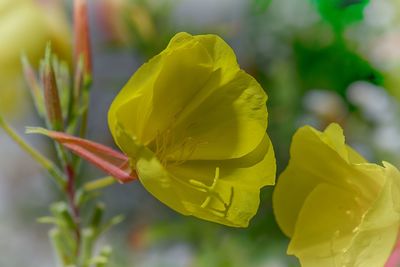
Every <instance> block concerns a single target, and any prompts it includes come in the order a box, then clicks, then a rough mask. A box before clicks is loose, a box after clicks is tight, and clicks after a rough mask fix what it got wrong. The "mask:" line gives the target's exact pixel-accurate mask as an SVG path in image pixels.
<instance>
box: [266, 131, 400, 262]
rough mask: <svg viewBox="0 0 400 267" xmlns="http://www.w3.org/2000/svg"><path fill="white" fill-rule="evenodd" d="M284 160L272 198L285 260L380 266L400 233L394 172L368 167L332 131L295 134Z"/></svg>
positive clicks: (399, 178) (399, 187) (399, 189)
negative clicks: (285, 250) (285, 244)
mask: <svg viewBox="0 0 400 267" xmlns="http://www.w3.org/2000/svg"><path fill="white" fill-rule="evenodd" d="M290 152H291V160H290V162H289V165H288V167H287V168H286V170H285V171H284V172H283V173H282V175H281V176H280V177H279V179H278V183H277V186H276V189H275V192H274V195H273V205H274V212H275V215H276V219H277V221H278V224H279V226H280V227H281V229H282V231H283V232H284V233H285V234H286V235H288V236H289V237H291V241H290V244H289V248H288V254H293V255H296V256H297V257H298V258H299V259H300V262H301V264H302V266H306V267H313V266H315V267H320V266H324V267H330V266H332V267H336V266H341V267H342V266H348V267H361V266H365V267H369V266H374V267H379V266H384V264H385V262H386V260H387V258H388V257H389V255H390V253H391V250H392V249H393V247H394V245H395V242H396V238H397V233H398V231H399V227H400V174H399V171H398V170H397V169H396V168H395V167H393V166H392V165H390V164H389V163H386V162H383V166H379V165H376V164H372V163H368V162H366V161H365V159H364V158H362V157H361V156H360V155H359V154H358V153H357V152H355V151H354V150H353V149H351V148H350V147H349V146H347V145H346V144H345V140H344V136H343V132H342V129H341V128H340V126H338V125H337V124H331V125H330V126H329V127H328V128H327V129H326V130H325V131H324V132H319V131H317V130H315V129H313V128H312V127H309V126H305V127H303V128H301V129H299V130H298V131H297V133H296V134H295V136H294V137H293V142H292V145H291V150H290Z"/></svg>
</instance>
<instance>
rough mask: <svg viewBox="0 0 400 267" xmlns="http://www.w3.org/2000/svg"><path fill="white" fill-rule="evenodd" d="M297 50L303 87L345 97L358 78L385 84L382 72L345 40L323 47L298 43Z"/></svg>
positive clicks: (298, 66) (297, 60)
mask: <svg viewBox="0 0 400 267" xmlns="http://www.w3.org/2000/svg"><path fill="white" fill-rule="evenodd" d="M294 50H295V55H296V62H297V69H298V73H299V77H300V79H299V80H300V82H301V86H302V88H303V90H308V89H315V88H320V89H321V88H322V89H329V90H334V91H336V92H338V93H339V94H340V95H342V96H345V93H346V89H347V87H348V86H349V85H350V84H351V83H353V82H355V81H360V80H364V81H369V82H371V83H374V84H381V83H382V80H383V77H382V75H381V74H380V73H379V72H378V71H377V70H376V69H374V68H373V67H372V66H371V65H370V64H369V63H368V62H367V61H366V60H364V59H362V58H361V57H360V56H358V55H357V54H355V53H354V52H352V51H351V50H349V49H348V48H347V47H346V45H345V44H344V43H342V42H335V43H333V44H331V45H328V46H324V47H319V46H313V45H309V44H304V43H301V42H297V43H296V44H295V46H294Z"/></svg>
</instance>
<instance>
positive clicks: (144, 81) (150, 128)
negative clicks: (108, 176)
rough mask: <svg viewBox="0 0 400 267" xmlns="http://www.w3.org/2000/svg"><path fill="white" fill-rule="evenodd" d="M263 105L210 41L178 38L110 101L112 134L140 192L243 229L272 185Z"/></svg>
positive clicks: (231, 59) (256, 88) (229, 54)
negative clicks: (262, 193) (265, 189)
mask: <svg viewBox="0 0 400 267" xmlns="http://www.w3.org/2000/svg"><path fill="white" fill-rule="evenodd" d="M266 100H267V96H266V94H265V92H264V91H263V89H262V88H261V86H260V85H259V84H258V83H257V81H256V80H255V79H254V78H253V77H251V76H250V75H249V74H247V73H246V72H244V71H243V70H241V69H240V68H239V66H238V64H237V61H236V56H235V54H234V52H233V51H232V49H231V48H230V47H229V46H228V45H227V44H226V43H225V42H224V41H223V40H222V39H221V38H219V37H218V36H216V35H211V34H210V35H197V36H192V35H190V34H187V33H179V34H177V35H176V36H175V37H173V38H172V40H171V41H170V43H169V45H168V47H167V48H166V49H165V50H164V51H162V52H161V53H160V54H159V55H157V56H155V57H154V58H152V59H151V60H150V61H149V62H148V63H146V64H144V65H143V66H142V67H140V68H139V70H138V71H137V72H136V73H135V74H134V75H133V77H132V78H131V79H130V80H129V82H128V83H127V84H126V85H125V87H124V88H123V89H122V91H121V92H120V93H119V94H118V96H117V97H116V98H115V100H114V102H113V103H112V105H111V108H110V110H109V114H108V119H109V126H110V129H111V132H112V135H113V137H114V139H115V141H116V143H117V144H118V146H119V147H120V148H121V150H122V151H123V152H124V153H125V154H127V155H128V157H129V158H130V164H131V168H132V169H134V170H135V171H136V173H137V175H138V178H139V180H140V181H141V183H142V184H143V185H144V187H145V188H146V189H147V190H148V191H149V192H150V193H151V194H153V195H154V196H155V197H156V198H158V199H159V200H160V201H162V202H163V203H165V204H166V205H167V206H169V207H171V208H172V209H174V210H176V211H178V212H180V213H182V214H185V215H193V216H196V217H198V218H202V219H205V220H209V221H213V222H218V223H221V224H225V225H229V226H235V227H246V226H247V225H248V223H249V220H250V219H251V218H252V217H253V216H254V214H255V213H256V212H257V209H258V206H259V191H260V188H262V187H263V186H265V185H272V184H274V181H275V169H276V168H275V158H274V152H273V148H272V145H271V142H270V140H269V138H268V136H267V135H266V128H267V115H268V113H267V109H266V107H265V102H266Z"/></svg>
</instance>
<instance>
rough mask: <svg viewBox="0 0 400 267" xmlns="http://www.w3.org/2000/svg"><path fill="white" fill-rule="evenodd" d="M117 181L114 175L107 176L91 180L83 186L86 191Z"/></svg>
mask: <svg viewBox="0 0 400 267" xmlns="http://www.w3.org/2000/svg"><path fill="white" fill-rule="evenodd" d="M115 182H116V179H115V178H114V177H112V176H106V177H103V178H100V179H97V180H94V181H91V182H88V183H86V184H85V185H84V186H83V188H84V189H85V190H86V191H93V190H97V189H101V188H104V187H107V186H110V185H112V184H114V183H115Z"/></svg>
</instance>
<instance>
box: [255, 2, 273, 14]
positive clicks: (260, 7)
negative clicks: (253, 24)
mask: <svg viewBox="0 0 400 267" xmlns="http://www.w3.org/2000/svg"><path fill="white" fill-rule="evenodd" d="M271 2H272V0H253V8H254V10H255V11H256V12H260V13H263V12H265V11H266V10H267V9H268V7H269V5H270V4H271Z"/></svg>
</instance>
